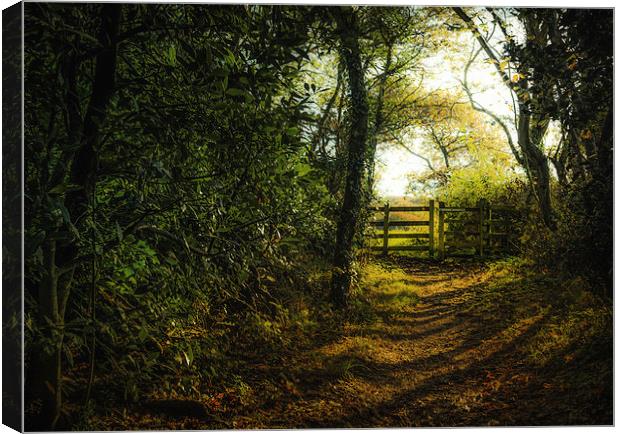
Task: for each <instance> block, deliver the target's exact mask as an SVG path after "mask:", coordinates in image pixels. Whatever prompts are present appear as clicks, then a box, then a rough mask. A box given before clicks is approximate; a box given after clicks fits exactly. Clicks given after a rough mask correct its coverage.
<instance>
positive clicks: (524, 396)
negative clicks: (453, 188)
mask: <svg viewBox="0 0 620 434" xmlns="http://www.w3.org/2000/svg"><path fill="white" fill-rule="evenodd" d="M373 267H374V268H373ZM368 271H369V273H368V274H369V275H370V277H369V278H368V279H367V280H366V281H365V282H364V283H363V286H365V288H364V290H365V291H366V292H367V293H368V294H369V298H370V300H369V301H370V306H372V310H371V311H369V312H366V318H361V320H358V321H352V323H350V324H349V325H347V326H346V327H345V329H344V330H343V335H342V337H341V338H340V339H338V340H336V341H334V342H330V343H327V344H326V345H323V346H319V347H318V348H315V349H311V350H309V351H306V352H302V353H300V354H297V355H295V356H294V357H291V358H290V359H289V360H287V361H286V365H283V366H280V367H277V368H272V369H271V372H270V375H272V376H279V377H280V378H281V380H282V381H281V385H282V387H283V389H284V390H285V393H277V392H276V393H274V397H273V399H269V398H267V399H264V400H263V401H262V405H261V406H260V408H258V409H248V410H249V411H248V412H247V413H246V414H243V415H242V414H238V415H237V416H233V417H232V421H231V422H232V427H236V428H250V427H252V428H266V427H271V428H275V427H281V428H292V427H378V426H390V427H398V426H400V427H412V426H487V425H558V424H567V423H572V424H575V423H581V424H583V423H590V424H591V423H599V424H600V423H611V419H610V413H609V414H608V413H605V414H602V413H601V409H600V408H598V407H597V403H596V394H597V393H598V394H599V395H602V394H607V395H608V394H609V391H602V390H594V391H593V392H592V393H594V396H590V395H591V394H590V395H588V396H584V394H583V391H581V392H580V391H579V390H572V389H579V388H580V386H578V385H572V384H570V383H568V382H567V381H566V377H567V376H570V375H571V372H570V369H571V367H570V366H568V364H567V363H568V362H567V361H569V360H572V359H571V357H572V358H575V356H574V355H571V353H570V351H564V352H563V354H564V356H563V357H564V361H563V362H564V363H562V361H560V365H562V366H559V365H558V363H557V357H556V358H554V359H552V360H550V361H549V362H548V363H546V364H541V365H533V364H532V363H531V362H530V361H529V360H528V359H527V357H526V351H524V350H527V348H528V345H529V344H530V343H531V341H532V339H534V338H536V337H537V334H538V333H539V332H540V331H541V329H542V328H543V324H544V323H545V321H546V319H547V316H548V315H549V309H546V310H545V309H542V308H541V307H540V305H541V304H540V303H538V304H537V303H533V305H531V306H527V305H524V306H519V305H518V304H519V303H523V304H531V303H528V300H526V299H525V298H527V297H525V298H524V297H520V296H519V294H521V293H522V291H521V292H520V291H519V290H518V289H517V290H516V291H514V292H515V293H514V294H513V293H511V292H510V291H508V292H507V293H505V294H504V296H503V299H502V301H501V302H497V300H494V301H496V302H497V303H494V304H492V305H488V306H487V305H485V303H487V304H488V301H489V300H487V299H486V298H488V294H487V291H488V283H489V282H488V279H489V278H490V275H489V273H486V270H485V267H484V266H483V265H480V264H476V263H469V264H463V263H461V264H458V263H457V264H452V265H450V266H446V265H443V266H442V267H441V268H439V267H438V266H437V265H433V264H430V263H420V262H416V261H406V260H405V261H401V262H400V263H395V262H390V263H385V264H383V265H372V264H371V266H370V269H369V270H368ZM485 294H486V295H485ZM521 295H523V294H521ZM485 297H486V298H485ZM594 369H595V368H594ZM601 381H602V380H601ZM593 388H595V387H593ZM262 393H263V394H264V395H263V396H268V395H269V392H268V391H263V392H262ZM588 393H590V392H588ZM592 398H595V402H592ZM599 400H600V396H599Z"/></svg>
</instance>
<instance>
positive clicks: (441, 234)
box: [438, 202, 446, 260]
mask: <svg viewBox="0 0 620 434" xmlns="http://www.w3.org/2000/svg"><path fill="white" fill-rule="evenodd" d="M444 206H445V204H444V203H443V202H439V210H438V212H439V234H438V235H439V249H438V250H439V259H441V260H443V259H444V258H445V257H446V245H445V234H444V215H445V214H444V212H443V207H444Z"/></svg>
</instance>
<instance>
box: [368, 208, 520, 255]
mask: <svg viewBox="0 0 620 434" xmlns="http://www.w3.org/2000/svg"><path fill="white" fill-rule="evenodd" d="M368 210H369V212H370V213H371V216H372V215H374V219H372V218H371V221H370V222H369V225H370V226H371V228H373V229H379V231H377V230H372V231H371V232H370V234H369V236H368V238H370V239H372V240H380V244H379V245H377V243H376V242H375V243H372V241H371V242H370V243H369V244H370V245H369V247H370V250H373V251H380V252H382V253H383V254H384V255H387V254H388V252H390V251H414V252H427V253H428V256H429V257H430V258H436V259H443V258H445V257H447V256H453V257H455V256H480V257H484V256H487V255H497V254H503V253H508V252H510V251H511V250H513V249H514V248H515V247H516V245H517V242H516V239H517V231H516V224H515V223H516V216H517V213H516V210H515V209H514V208H511V207H506V206H496V205H492V204H490V203H489V202H488V201H486V200H484V199H481V200H479V201H478V205H477V206H476V207H463V206H448V205H446V204H445V203H444V202H440V201H436V200H430V201H429V203H428V205H415V206H390V204H389V202H388V203H386V204H385V205H384V206H372V207H369V208H368ZM379 215H380V218H378V217H379ZM409 216H411V217H412V218H405V217H409ZM390 241H392V242H391V243H390Z"/></svg>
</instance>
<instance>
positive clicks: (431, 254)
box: [428, 199, 435, 259]
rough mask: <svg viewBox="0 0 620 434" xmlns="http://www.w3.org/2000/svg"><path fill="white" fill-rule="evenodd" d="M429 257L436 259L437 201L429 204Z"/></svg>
mask: <svg viewBox="0 0 620 434" xmlns="http://www.w3.org/2000/svg"><path fill="white" fill-rule="evenodd" d="M428 256H429V257H430V258H431V259H432V258H434V257H435V201H434V200H433V199H431V200H430V201H429V202H428Z"/></svg>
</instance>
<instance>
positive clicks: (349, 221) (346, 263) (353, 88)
mask: <svg viewBox="0 0 620 434" xmlns="http://www.w3.org/2000/svg"><path fill="white" fill-rule="evenodd" d="M336 24H337V31H338V33H339V36H340V44H341V47H340V55H341V56H342V58H343V59H344V61H345V65H346V69H347V73H348V76H349V93H350V99H351V128H350V133H349V140H348V144H347V145H348V146H347V149H348V155H347V174H346V182H345V192H344V199H343V203H342V208H341V211H340V218H339V221H338V227H337V232H336V248H335V254H334V264H333V265H334V270H333V273H332V282H331V299H332V302H333V303H334V304H335V305H336V306H337V307H345V306H346V305H347V302H348V298H349V294H350V289H351V284H352V278H353V264H354V259H355V258H354V252H353V239H354V237H355V233H356V230H357V226H358V220H359V217H360V214H361V207H362V203H363V177H364V165H365V164H364V163H365V160H366V141H367V139H368V101H367V96H366V87H365V83H364V73H363V69H362V60H361V56H360V47H359V42H358V35H359V30H358V23H357V16H356V14H355V11H354V10H353V9H352V8H351V7H342V8H341V9H339V10H338V11H337V12H336Z"/></svg>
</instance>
